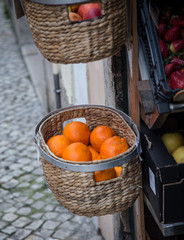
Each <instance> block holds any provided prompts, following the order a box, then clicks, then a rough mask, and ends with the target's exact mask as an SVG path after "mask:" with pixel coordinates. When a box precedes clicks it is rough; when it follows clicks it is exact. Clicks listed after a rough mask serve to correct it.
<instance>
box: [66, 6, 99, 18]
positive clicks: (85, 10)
mask: <svg viewBox="0 0 184 240" xmlns="http://www.w3.org/2000/svg"><path fill="white" fill-rule="evenodd" d="M68 11H69V19H70V21H72V22H76V21H84V20H89V19H93V18H98V17H100V16H102V13H101V3H86V4H81V5H73V6H71V7H68Z"/></svg>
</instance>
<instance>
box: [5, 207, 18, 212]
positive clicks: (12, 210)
mask: <svg viewBox="0 0 184 240" xmlns="http://www.w3.org/2000/svg"><path fill="white" fill-rule="evenodd" d="M16 211H17V208H15V207H10V208H8V209H6V210H5V211H4V212H5V213H14V212H16Z"/></svg>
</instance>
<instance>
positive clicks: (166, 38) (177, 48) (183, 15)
mask: <svg viewBox="0 0 184 240" xmlns="http://www.w3.org/2000/svg"><path fill="white" fill-rule="evenodd" d="M157 35H158V42H159V46H160V51H161V55H162V60H163V63H164V70H165V75H166V78H167V83H168V86H169V87H170V88H171V89H173V90H174V89H184V7H176V8H174V7H167V8H165V9H164V10H163V11H162V12H161V14H160V17H159V24H158V30H157Z"/></svg>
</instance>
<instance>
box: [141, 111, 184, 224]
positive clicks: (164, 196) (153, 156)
mask: <svg viewBox="0 0 184 240" xmlns="http://www.w3.org/2000/svg"><path fill="white" fill-rule="evenodd" d="M177 114H178V115H176V114H175V116H174V118H175V119H177V118H178V121H179V120H180V121H181V120H182V122H183V118H184V116H183V115H181V113H177ZM180 125H182V127H183V123H181V124H180ZM162 131H163V130H162V129H160V130H150V129H148V127H147V126H146V125H145V124H144V123H143V122H141V145H142V150H143V151H142V158H143V164H142V168H143V169H142V170H143V191H144V193H145V195H146V197H147V199H148V201H149V203H150V204H151V206H152V209H153V210H154V213H155V215H156V216H157V219H158V221H159V222H162V223H163V224H168V223H176V222H184V207H183V202H184V191H183V190H184V164H177V163H176V162H175V160H174V158H173V157H172V155H170V154H169V153H168V151H167V149H166V147H165V146H164V144H163V142H162V140H161V133H162ZM150 143H151V146H149V145H150Z"/></svg>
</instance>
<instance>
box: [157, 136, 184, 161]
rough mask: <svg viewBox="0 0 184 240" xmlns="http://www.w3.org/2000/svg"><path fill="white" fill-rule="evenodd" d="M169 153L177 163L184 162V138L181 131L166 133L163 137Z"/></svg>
mask: <svg viewBox="0 0 184 240" xmlns="http://www.w3.org/2000/svg"><path fill="white" fill-rule="evenodd" d="M161 139H162V141H163V143H164V145H165V147H166V148H167V150H168V152H169V154H171V155H172V156H173V158H174V159H175V161H176V162H177V163H184V138H183V135H182V134H181V133H180V132H172V133H164V134H163V135H162V137H161Z"/></svg>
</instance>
